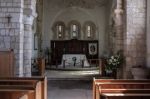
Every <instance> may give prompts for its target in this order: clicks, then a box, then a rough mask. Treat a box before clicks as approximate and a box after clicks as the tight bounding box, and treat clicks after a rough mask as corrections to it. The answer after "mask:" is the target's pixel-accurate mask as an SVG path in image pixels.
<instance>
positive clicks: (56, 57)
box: [51, 39, 98, 65]
mask: <svg viewBox="0 0 150 99" xmlns="http://www.w3.org/2000/svg"><path fill="white" fill-rule="evenodd" d="M89 44H96V46H97V49H96V52H97V53H96V54H95V55H91V54H90V53H89ZM51 51H52V52H51V64H52V65H58V64H60V63H61V60H62V55H63V54H85V55H86V57H87V59H98V40H77V39H72V40H52V41H51Z"/></svg>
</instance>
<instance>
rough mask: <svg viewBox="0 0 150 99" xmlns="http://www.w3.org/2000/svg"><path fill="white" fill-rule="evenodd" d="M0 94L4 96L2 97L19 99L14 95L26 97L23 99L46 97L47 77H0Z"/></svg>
mask: <svg viewBox="0 0 150 99" xmlns="http://www.w3.org/2000/svg"><path fill="white" fill-rule="evenodd" d="M1 96H3V97H5V98H4V99H20V98H16V97H15V96H17V97H26V98H25V99H47V78H45V77H31V78H30V77H21V78H18V77H7V78H6V77H5V78H4V77H3V78H0V97H1ZM14 97H15V98H14ZM23 99H24V98H23Z"/></svg>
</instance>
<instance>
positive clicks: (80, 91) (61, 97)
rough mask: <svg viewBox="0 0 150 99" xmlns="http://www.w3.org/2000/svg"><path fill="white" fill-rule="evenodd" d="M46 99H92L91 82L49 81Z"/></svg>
mask: <svg viewBox="0 0 150 99" xmlns="http://www.w3.org/2000/svg"><path fill="white" fill-rule="evenodd" d="M48 99H92V81H87V80H49V81H48Z"/></svg>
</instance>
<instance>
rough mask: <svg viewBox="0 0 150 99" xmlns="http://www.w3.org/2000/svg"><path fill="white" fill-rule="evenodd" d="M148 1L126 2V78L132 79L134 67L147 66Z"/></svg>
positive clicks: (132, 0) (135, 0)
mask: <svg viewBox="0 0 150 99" xmlns="http://www.w3.org/2000/svg"><path fill="white" fill-rule="evenodd" d="M146 1H147V0H126V3H127V5H126V11H127V12H126V13H127V31H126V37H125V39H126V40H125V52H126V53H125V54H126V67H125V69H124V77H125V78H131V77H132V75H131V68H132V66H135V65H141V66H145V65H146Z"/></svg>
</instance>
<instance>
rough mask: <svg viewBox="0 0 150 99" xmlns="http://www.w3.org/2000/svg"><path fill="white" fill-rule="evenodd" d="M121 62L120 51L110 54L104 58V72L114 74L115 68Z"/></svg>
mask: <svg viewBox="0 0 150 99" xmlns="http://www.w3.org/2000/svg"><path fill="white" fill-rule="evenodd" d="M122 63H123V58H122V55H121V54H120V53H117V54H115V55H112V56H110V57H109V58H108V59H107V60H106V65H105V72H106V74H108V75H112V76H113V75H114V76H116V70H117V68H119V67H120V65H121V64H122Z"/></svg>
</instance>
